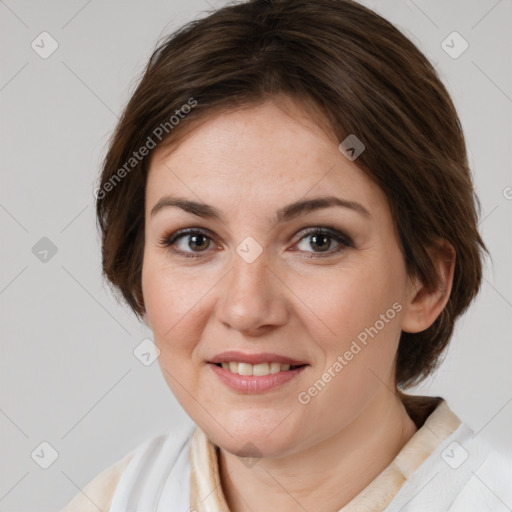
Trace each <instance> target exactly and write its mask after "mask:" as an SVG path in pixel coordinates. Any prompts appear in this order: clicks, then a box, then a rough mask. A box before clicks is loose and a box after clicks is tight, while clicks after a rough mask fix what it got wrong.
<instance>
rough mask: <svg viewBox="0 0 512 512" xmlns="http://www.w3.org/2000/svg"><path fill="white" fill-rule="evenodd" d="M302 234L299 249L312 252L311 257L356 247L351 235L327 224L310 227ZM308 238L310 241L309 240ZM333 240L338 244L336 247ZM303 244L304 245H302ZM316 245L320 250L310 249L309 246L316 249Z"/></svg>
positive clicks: (329, 254) (298, 244) (328, 254)
mask: <svg viewBox="0 0 512 512" xmlns="http://www.w3.org/2000/svg"><path fill="white" fill-rule="evenodd" d="M302 234H303V236H302V238H301V239H300V240H299V242H298V243H297V244H296V246H297V247H299V250H303V251H306V252H311V253H312V254H311V256H310V257H312V258H316V257H324V255H323V254H322V253H325V256H331V255H333V254H335V253H338V252H340V251H342V250H343V249H346V248H347V247H354V243H353V242H352V240H351V239H350V237H348V236H347V235H344V234H343V233H341V232H340V231H338V230H336V229H334V228H330V227H327V226H321V227H320V226H319V227H313V228H308V229H307V230H306V231H305V232H302ZM308 238H309V242H308V241H307V239H308ZM333 241H334V242H335V243H337V244H338V246H337V247H335V248H334V249H332V248H331V247H332V243H333ZM301 244H302V247H300V246H301ZM315 247H317V248H318V249H319V250H318V251H317V250H313V251H308V248H313V249H314V248H315Z"/></svg>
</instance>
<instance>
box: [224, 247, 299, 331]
mask: <svg viewBox="0 0 512 512" xmlns="http://www.w3.org/2000/svg"><path fill="white" fill-rule="evenodd" d="M222 281H223V285H222V288H221V289H220V290H219V292H220V293H219V298H218V301H217V307H216V316H217V319H218V320H219V321H220V322H222V323H223V324H224V325H225V326H226V327H230V328H232V329H236V330H237V331H240V332H242V333H244V334H245V335H246V336H258V335H261V334H262V333H264V332H266V331H268V330H269V329H271V328H272V327H277V326H280V325H283V324H285V323H286V321H287V318H288V314H289V303H288V300H287V288H286V286H285V284H284V282H283V278H282V277H281V276H278V275H277V273H276V272H275V271H274V270H272V269H271V266H269V261H268V259H267V255H266V253H265V251H263V253H262V254H260V255H259V256H258V258H256V260H254V261H252V262H250V263H249V262H248V261H246V260H244V259H243V258H242V257H240V256H239V255H238V254H235V255H234V258H233V265H232V268H231V271H230V272H229V273H228V275H227V276H226V277H225V279H223V280H222Z"/></svg>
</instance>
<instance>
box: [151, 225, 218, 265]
mask: <svg viewBox="0 0 512 512" xmlns="http://www.w3.org/2000/svg"><path fill="white" fill-rule="evenodd" d="M212 242H213V240H212V238H211V237H210V236H209V235H208V234H207V233H205V232H203V231H200V230H197V229H187V230H183V231H178V232H177V233H174V234H171V235H166V236H164V237H163V238H162V239H161V240H160V245H161V246H162V247H174V246H176V247H177V248H176V249H173V251H174V252H175V253H176V254H179V255H182V256H185V257H191V258H197V257H199V256H200V254H194V253H201V252H206V251H207V250H208V248H209V247H210V246H211V245H212Z"/></svg>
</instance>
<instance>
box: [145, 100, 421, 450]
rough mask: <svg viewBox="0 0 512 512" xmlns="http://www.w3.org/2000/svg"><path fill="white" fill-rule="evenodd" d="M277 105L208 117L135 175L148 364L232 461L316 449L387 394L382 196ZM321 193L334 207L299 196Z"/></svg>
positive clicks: (392, 346) (396, 291)
mask: <svg viewBox="0 0 512 512" xmlns="http://www.w3.org/2000/svg"><path fill="white" fill-rule="evenodd" d="M286 112H288V113H285V111H283V110H282V109H281V108H279V107H278V106H276V104H275V103H273V102H267V103H264V104H262V105H260V106H256V107H251V108H247V109H244V110H240V111H238V112H233V113H225V114H222V115H218V116H217V115H216V116H214V117H211V118H209V119H208V120H207V121H206V122H204V123H203V124H201V125H199V127H198V128H196V129H195V130H193V131H192V132H191V133H190V134H188V135H187V136H186V137H185V138H184V139H183V140H182V142H181V143H180V144H179V145H178V146H177V148H176V149H175V150H174V151H173V152H172V153H170V154H168V155H167V156H165V155H164V154H163V153H162V152H161V151H158V149H157V150H156V153H155V154H154V155H153V159H152V161H151V166H150V171H149V176H148V181H147V189H146V212H145V216H146V221H145V222H146V224H145V249H144V262H143V273H142V285H143V295H144V301H145V306H146V321H147V323H148V325H149V326H150V328H151V329H152V331H153V333H154V339H155V344H156V345H157V346H158V348H159V349H160V356H159V364H160V366H161V368H162V371H163V375H164V377H165V379H166V380H167V382H168V384H169V386H170V387H171V389H172V391H173V392H174V394H175V396H176V397H177V399H178V400H179V402H180V403H181V404H182V406H183V407H184V409H185V410H186V411H187V413H188V414H189V416H190V417H191V418H192V420H193V421H194V422H195V423H197V424H198V425H199V426H200V427H201V428H202V429H203V430H204V431H205V432H206V434H207V435H208V436H209V438H210V439H212V440H213V441H214V442H215V443H216V444H218V445H220V446H221V447H222V448H224V449H226V450H228V451H230V452H232V453H239V454H241V455H244V454H246V455H253V454H256V453H257V454H258V455H262V456H268V457H278V456H283V455H286V454H291V453H293V452H296V451H298V450H301V449H305V448H307V447H310V446H313V445H315V444H316V443H320V442H322V441H325V440H327V439H328V438H330V437H331V436H334V435H336V434H337V433H339V432H340V431H341V430H342V429H344V428H345V427H347V426H349V425H350V423H351V422H353V421H354V420H355V419H356V418H357V417H358V416H359V415H360V414H361V413H362V411H363V410H364V409H365V408H366V407H367V406H368V405H369V404H370V403H371V402H372V401H374V400H375V398H376V397H378V396H381V395H382V394H383V393H384V392H387V393H389V389H393V388H394V364H395V354H396V351H397V346H398V341H399V337H400V333H401V329H402V325H403V321H404V315H405V314H406V310H407V308H406V304H407V301H408V297H410V295H411V290H412V283H411V282H410V281H409V279H408V277H407V274H406V269H405V264H404V260H403V257H402V254H401V252H400V249H399V246H398V244H397V240H396V237H395V233H394V230H393V223H392V219H391V214H390V210H389V206H388V204H387V201H386V198H385V195H384V194H383V192H382V191H381V190H380V189H379V188H378V187H377V186H376V185H375V184H374V183H373V182H372V181H370V180H369V179H368V178H367V177H366V176H365V175H364V174H363V172H362V171H360V170H359V169H358V168H357V166H356V163H357V160H355V161H349V160H348V159H347V158H346V157H345V156H344V154H343V153H341V152H340V150H339V149H338V144H337V143H336V142H335V141H333V140H332V139H331V138H329V137H328V136H327V135H326V134H325V133H324V132H323V131H322V130H321V129H320V128H319V127H318V126H317V125H316V124H315V123H314V122H313V121H312V120H311V119H310V118H309V117H308V116H307V114H306V113H305V112H304V111H302V110H300V107H298V106H297V105H296V104H292V103H289V109H287V110H286ZM355 135H356V136H357V134H355ZM361 135H362V136H364V134H361ZM361 138H364V137H361ZM327 197H329V198H336V199H337V200H338V201H339V204H335V203H334V200H333V199H330V200H329V201H330V203H329V204H330V205H329V206H328V207H325V204H324V206H323V207H318V206H321V201H319V202H318V203H314V202H311V201H312V200H313V199H315V200H322V201H324V200H325V198H327ZM172 201H181V203H180V204H181V207H180V206H177V205H174V206H173V205H171V202H172ZM192 203H194V204H192ZM196 203H199V204H196ZM290 205H293V206H290ZM194 212H195V213H194ZM185 229H190V230H191V233H185V234H183V233H182V230H185ZM322 229H323V231H322ZM319 230H320V232H319ZM178 234H181V235H182V236H178ZM232 351H235V352H238V354H227V355H225V357H223V356H222V354H223V353H226V352H232ZM251 356H254V358H253V359H251ZM288 360H291V362H290V364H292V369H290V370H286V366H281V365H277V364H276V363H283V364H286V361H288ZM221 361H224V362H226V363H227V362H229V361H231V362H232V363H235V364H231V367H232V369H233V370H234V371H235V372H236V370H237V366H238V373H232V372H231V369H230V368H222V366H221V365H216V364H214V363H215V362H221ZM250 361H253V362H254V363H258V364H257V365H255V366H252V365H250V364H247V363H248V362H250ZM240 362H242V363H244V364H239V365H236V363H240ZM265 363H268V365H266V364H265ZM270 363H274V364H273V365H272V364H270ZM299 364H303V366H301V367H300V368H298V369H293V367H294V366H295V365H299ZM224 366H226V367H229V366H230V365H229V363H228V364H225V365H224ZM252 372H254V373H256V375H251V376H249V375H240V374H248V373H252ZM268 372H276V373H270V374H269V375H266V376H265V375H260V374H265V373H268ZM386 388H389V389H386Z"/></svg>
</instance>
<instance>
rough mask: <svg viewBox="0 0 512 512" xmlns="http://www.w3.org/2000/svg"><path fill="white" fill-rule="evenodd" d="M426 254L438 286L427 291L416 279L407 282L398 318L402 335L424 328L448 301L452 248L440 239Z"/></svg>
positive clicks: (453, 258)
mask: <svg viewBox="0 0 512 512" xmlns="http://www.w3.org/2000/svg"><path fill="white" fill-rule="evenodd" d="M429 252H430V254H431V256H432V261H433V263H434V265H435V268H436V272H437V275H438V276H439V278H440V283H439V286H438V287H437V288H436V289H433V290H429V289H428V288H427V287H426V286H425V285H424V284H423V283H422V282H421V281H420V280H419V279H418V278H415V279H413V280H411V281H410V285H409V289H410V291H409V300H408V303H407V304H406V308H405V309H406V311H405V313H404V315H403V317H402V318H403V321H402V330H403V331H405V332H411V333H415V332H421V331H424V330H425V329H428V328H429V327H430V326H431V325H432V324H433V323H434V322H435V320H436V319H437V317H438V316H439V315H440V314H441V312H442V311H443V309H444V307H445V306H446V303H447V302H448V299H449V298H450V293H451V290H452V285H453V275H454V270H455V258H456V254H455V249H454V248H453V246H452V245H451V244H450V243H449V242H447V241H446V240H441V241H440V242H439V243H438V244H436V245H435V246H434V247H432V248H431V249H430V250H429Z"/></svg>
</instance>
